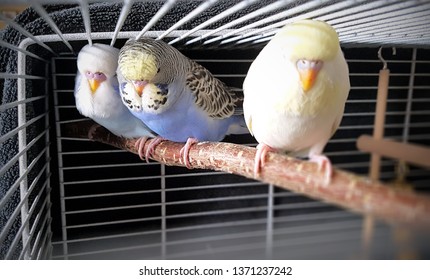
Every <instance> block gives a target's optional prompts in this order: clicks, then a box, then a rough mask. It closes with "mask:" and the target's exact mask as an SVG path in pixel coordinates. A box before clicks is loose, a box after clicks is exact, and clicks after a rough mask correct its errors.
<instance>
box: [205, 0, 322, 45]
mask: <svg viewBox="0 0 430 280" xmlns="http://www.w3.org/2000/svg"><path fill="white" fill-rule="evenodd" d="M326 2H328V1H327V0H325V1H311V2H306V3H303V4H301V5H298V6H295V7H292V8H291V9H288V10H286V11H283V12H280V13H277V14H275V15H272V16H269V17H267V18H264V19H261V20H258V21H256V22H253V23H251V24H248V25H245V26H243V27H240V28H237V29H235V30H232V31H230V32H228V33H226V34H223V35H221V36H218V37H215V38H213V39H210V40H207V41H205V42H204V43H203V44H209V43H213V42H216V41H220V40H222V39H225V38H228V37H231V36H233V35H235V34H238V33H239V34H243V33H244V32H245V31H246V30H252V29H254V28H255V27H258V26H261V25H266V24H269V23H271V22H274V21H279V20H281V19H284V18H286V17H289V16H291V15H294V14H298V13H302V12H304V11H306V10H309V9H313V8H316V7H318V6H320V5H322V4H324V3H326ZM238 38H239V39H240V38H242V37H241V35H239V36H238V37H235V39H233V38H232V39H231V41H230V39H229V40H224V42H225V43H229V42H232V41H235V40H237V39H238Z"/></svg>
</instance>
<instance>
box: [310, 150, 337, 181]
mask: <svg viewBox="0 0 430 280" xmlns="http://www.w3.org/2000/svg"><path fill="white" fill-rule="evenodd" d="M309 161H311V162H315V163H316V164H318V171H324V181H323V185H324V186H325V187H326V186H328V185H329V184H330V181H331V177H332V176H333V166H332V164H331V162H330V160H329V159H328V157H326V156H324V155H311V156H309Z"/></svg>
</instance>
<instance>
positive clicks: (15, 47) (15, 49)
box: [0, 40, 48, 63]
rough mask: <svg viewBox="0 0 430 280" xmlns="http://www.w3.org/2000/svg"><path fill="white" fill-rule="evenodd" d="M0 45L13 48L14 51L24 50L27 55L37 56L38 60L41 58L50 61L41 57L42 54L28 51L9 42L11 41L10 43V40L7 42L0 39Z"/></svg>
mask: <svg viewBox="0 0 430 280" xmlns="http://www.w3.org/2000/svg"><path fill="white" fill-rule="evenodd" d="M0 46H1V47H5V48H8V49H11V50H14V51H19V52H22V53H24V54H26V55H28V56H31V57H33V58H36V59H38V60H41V61H44V62H46V63H48V61H47V60H46V59H43V58H41V57H40V56H38V55H35V54H34V53H32V52H29V51H27V50H24V49H21V48H18V47H17V46H15V45H12V44H9V43H8V42H6V41H3V40H0Z"/></svg>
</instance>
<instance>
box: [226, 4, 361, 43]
mask: <svg viewBox="0 0 430 280" xmlns="http://www.w3.org/2000/svg"><path fill="white" fill-rule="evenodd" d="M354 3H355V1H354V0H351V1H341V2H339V3H336V4H332V5H329V6H325V7H321V8H319V9H317V10H312V11H309V12H306V13H304V14H300V15H297V16H294V17H291V18H288V19H285V20H282V21H279V22H276V23H273V24H270V25H267V26H265V27H263V28H260V29H257V30H254V31H250V32H248V33H246V34H243V35H241V36H238V37H235V38H238V39H241V40H238V41H237V42H236V44H243V43H246V42H249V41H253V40H256V39H258V38H261V37H266V36H270V35H274V34H275V33H276V32H278V29H277V28H280V27H283V26H285V25H286V24H288V23H292V22H294V21H297V20H301V19H307V18H314V17H318V16H320V15H324V14H327V13H330V12H332V11H336V10H340V9H343V8H345V7H348V6H350V5H351V4H354ZM264 31H268V32H266V33H264ZM254 34H259V35H256V36H254V37H251V38H248V37H249V36H251V35H254ZM239 37H240V38H239ZM232 39H233V38H232ZM233 41H235V40H233ZM223 42H224V43H227V42H228V43H229V42H232V41H231V40H225V41H221V44H224V43H223Z"/></svg>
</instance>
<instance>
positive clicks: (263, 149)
mask: <svg viewBox="0 0 430 280" xmlns="http://www.w3.org/2000/svg"><path fill="white" fill-rule="evenodd" d="M272 151H275V149H273V148H272V147H270V146H268V145H266V144H263V143H260V144H258V145H257V152H256V153H255V159H254V178H257V177H258V174H259V173H260V169H261V167H264V165H265V164H266V155H267V153H268V152H272Z"/></svg>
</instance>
